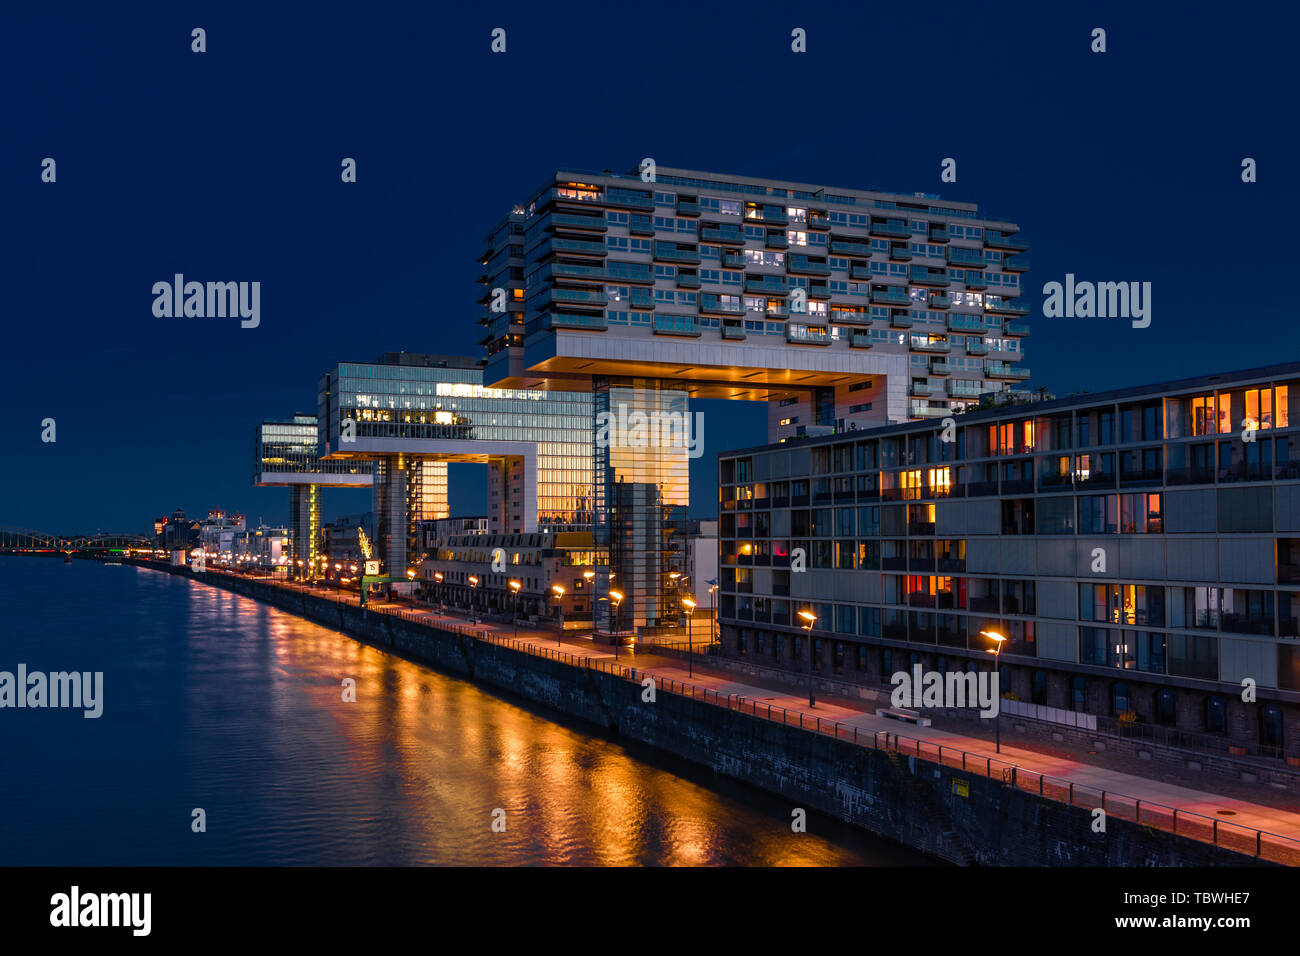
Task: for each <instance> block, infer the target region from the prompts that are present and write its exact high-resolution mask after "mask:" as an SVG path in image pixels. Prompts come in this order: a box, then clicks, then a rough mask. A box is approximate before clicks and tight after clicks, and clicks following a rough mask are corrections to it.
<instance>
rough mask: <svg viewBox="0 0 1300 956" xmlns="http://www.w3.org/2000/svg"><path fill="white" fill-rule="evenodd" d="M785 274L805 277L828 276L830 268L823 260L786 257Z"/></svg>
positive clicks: (797, 256)
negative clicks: (790, 273)
mask: <svg viewBox="0 0 1300 956" xmlns="http://www.w3.org/2000/svg"><path fill="white" fill-rule="evenodd" d="M785 268H786V271H787V272H792V273H794V274H796V275H805V276H828V275H830V274H831V267H830V265H829V264H828V263H827V262H826V260H825V259H813V258H810V257H808V256H801V255H790V256H787V257H786V265H785Z"/></svg>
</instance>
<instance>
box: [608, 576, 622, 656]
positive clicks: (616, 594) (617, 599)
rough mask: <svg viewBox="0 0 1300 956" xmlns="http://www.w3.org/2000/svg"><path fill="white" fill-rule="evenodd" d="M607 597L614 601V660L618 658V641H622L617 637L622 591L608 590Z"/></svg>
mask: <svg viewBox="0 0 1300 956" xmlns="http://www.w3.org/2000/svg"><path fill="white" fill-rule="evenodd" d="M613 576H614V575H612V574H611V575H610V577H611V578H612V577H613ZM609 599H610V600H611V601H613V602H614V660H618V645H619V644H620V643H622V640H621V638H620V637H619V626H618V625H619V616H620V614H621V613H622V611H621V610H620V609H621V608H622V606H623V592H622V591H610V592H609Z"/></svg>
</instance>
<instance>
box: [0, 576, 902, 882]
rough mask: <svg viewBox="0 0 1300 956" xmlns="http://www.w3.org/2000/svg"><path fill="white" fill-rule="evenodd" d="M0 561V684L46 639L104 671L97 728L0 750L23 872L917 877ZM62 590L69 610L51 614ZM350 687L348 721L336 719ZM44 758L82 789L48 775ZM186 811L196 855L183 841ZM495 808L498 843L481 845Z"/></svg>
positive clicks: (321, 661)
mask: <svg viewBox="0 0 1300 956" xmlns="http://www.w3.org/2000/svg"><path fill="white" fill-rule="evenodd" d="M0 561H6V563H5V564H4V565H3V568H0V596H9V595H6V594H5V592H8V591H10V590H11V589H13V588H15V587H25V588H27V594H28V598H27V600H26V601H24V602H21V603H20V607H21V608H22V609H21V610H20V611H19V612H18V620H17V622H16V627H15V628H14V631H13V634H14V638H13V640H12V641H11V640H9V638H5V643H7V644H10V645H11V646H10V647H8V648H6V649H5V650H6V653H5V654H4V657H3V659H2V660H3V661H9V662H11V663H12V662H15V661H17V660H27V661H28V662H29V663H30V664H32V666H33V667H35V666H36V664H37V661H38V660H39V659H40V657H41V651H42V646H43V645H44V647H45V648H46V649H48V642H43V641H42V640H41V637H40V635H42V634H46V635H58V640H59V643H60V645H61V646H62V647H63V648H64V650H65V651H66V652H67V653H66V654H65V655H64V656H65V657H81V658H91V657H93V656H95V654H96V653H99V654H109V655H110V656H111V661H110V663H109V664H108V665H107V666H105V667H104V668H103V669H104V670H105V671H106V674H105V683H106V687H107V704H106V713H105V717H104V718H102V719H101V721H98V722H93V721H78V723H81V724H92V723H99V724H102V725H103V726H102V728H96V729H95V730H94V731H91V730H89V729H88V728H85V727H81V726H77V725H76V724H74V723H73V722H72V721H70V720H59V719H57V718H59V717H62V716H64V715H61V714H59V715H56V714H44V715H40V716H42V717H43V718H45V719H43V720H37V721H32V720H27V721H25V723H26V724H27V725H28V729H29V730H30V731H31V732H32V734H34V735H35V737H36V739H40V740H42V743H43V745H44V746H41V747H36V746H23V747H14V746H12V745H11V744H6V743H3V742H0V758H4V760H5V765H6V769H7V770H10V771H11V772H12V775H11V779H14V778H17V779H24V778H25V779H28V780H31V781H34V782H33V783H32V784H31V786H30V787H29V788H28V789H27V790H26V791H15V790H14V789H13V788H7V789H6V791H5V792H4V794H3V796H0V808H3V809H5V810H7V811H9V812H6V813H4V814H3V818H4V819H5V820H6V821H9V822H6V823H0V838H2V842H0V847H8V848H9V850H8V851H7V852H9V853H11V854H16V855H17V856H16V858H10V859H8V860H0V862H16V863H37V862H41V863H45V862H49V863H87V862H96V863H223V864H227V863H228V864H235V863H252V864H268V863H282V864H342V865H364V864H388V865H394V864H397V865H400V864H437V865H472V864H486V865H519V864H601V865H629V864H662V865H699V864H710V865H712V864H758V865H804V864H856V865H881V864H892V865H897V864H906V863H921V862H924V861H921V860H920V859H919V858H918V857H916V856H915V855H914V854H911V853H909V852H907V851H905V850H903V849H901V848H897V847H894V846H893V845H892V844H887V843H883V842H881V841H876V840H874V839H872V838H870V837H869V836H867V835H865V834H861V833H860V832H858V831H855V830H851V829H849V828H847V827H844V826H842V825H840V824H838V823H836V822H834V821H830V820H825V819H822V818H819V817H813V818H811V819H810V821H809V829H810V830H811V831H812V832H811V833H809V834H794V833H791V832H790V823H789V821H790V816H789V814H790V807H789V806H787V805H786V804H785V803H783V802H782V801H778V800H775V799H770V798H767V797H766V796H764V795H761V794H756V793H754V792H753V791H751V790H749V789H748V788H743V787H741V786H740V785H737V784H732V783H729V782H727V781H724V780H721V779H720V778H716V777H714V776H712V775H711V774H709V773H708V772H707V771H703V770H698V769H696V768H691V767H689V766H687V765H684V764H678V763H677V762H676V761H673V760H671V759H668V758H663V757H660V756H658V755H655V754H652V753H650V752H642V751H641V750H639V749H638V750H636V752H629V751H628V750H627V749H625V747H624V746H622V745H620V744H619V743H618V742H616V741H612V740H608V739H604V738H602V737H601V736H599V735H593V734H594V732H593V731H591V730H590V729H589V728H586V727H585V726H583V725H579V724H576V723H569V724H565V723H556V722H554V720H552V719H547V718H545V717H543V716H542V715H541V714H539V713H536V712H533V711H532V710H530V709H528V708H527V707H525V706H520V705H518V704H516V703H512V702H509V701H505V700H502V699H500V698H498V697H496V696H493V695H491V694H488V693H486V692H484V691H481V690H479V689H478V688H476V687H474V686H473V685H472V684H469V683H466V682H463V681H459V680H456V679H453V678H449V677H446V676H443V675H441V674H438V673H435V672H431V671H428V670H425V669H423V668H421V667H419V666H417V665H414V664H411V663H409V662H407V661H405V660H402V659H400V658H397V657H394V656H392V655H389V654H386V653H383V652H380V651H378V650H376V649H373V648H370V647H366V646H364V645H361V644H358V643H356V642H355V641H352V640H351V639H349V638H347V637H345V636H343V635H341V634H338V633H336V632H333V631H330V630H328V629H326V628H323V627H319V626H317V625H315V624H311V623H309V622H307V621H303V620H301V619H298V618H296V617H293V616H291V615H289V614H285V613H282V612H279V611H277V610H274V609H271V608H268V607H266V606H264V605H261V604H258V603H256V602H254V601H251V600H248V599H245V598H241V597H238V596H236V595H233V594H230V593H228V592H225V591H221V590H219V589H216V588H210V587H206V586H203V585H199V584H195V583H192V582H188V581H183V580H179V579H174V578H170V577H168V576H164V575H161V574H157V573H155V572H147V571H139V570H136V569H133V568H129V567H115V568H114V567H110V568H105V567H99V566H95V565H91V564H88V563H78V564H77V565H75V566H71V567H69V568H68V569H67V570H66V571H65V567H64V566H62V565H56V564H55V563H54V562H42V561H38V560H34V559H0ZM23 562H26V563H23ZM69 575H72V576H73V577H75V578H76V579H77V581H76V582H75V585H76V587H75V592H76V593H78V594H81V595H82V599H81V600H78V601H73V602H70V601H59V600H58V599H57V594H58V593H59V592H64V591H66V590H68V589H69V586H70V585H71V584H72V583H73V582H70V581H69ZM33 592H34V593H33ZM88 607H93V612H88V611H87V608H88ZM92 613H93V619H94V627H93V628H91V627H90V626H89V625H90V617H91V614H92ZM91 642H95V643H94V646H93V647H92V646H91ZM15 655H18V656H15ZM22 655H26V656H25V657H24V656H22ZM47 656H48V655H47ZM0 666H2V663H0ZM77 666H83V665H81V664H78V665H77ZM346 677H351V678H354V679H355V680H356V702H355V703H345V702H344V701H343V700H342V681H343V679H344V678H346ZM130 687H135V688H137V690H138V692H137V693H134V694H132V693H123V692H122V690H123V689H125V688H130ZM115 692H116V693H115ZM27 716H28V717H30V716H31V715H30V714H28V715H27ZM141 748H144V749H146V750H147V751H148V752H149V753H150V754H151V755H153V757H155V758H156V759H152V760H149V761H147V762H143V763H141V762H139V761H137V762H135V763H134V764H133V766H132V769H133V773H131V774H129V775H124V776H117V775H115V774H114V772H113V766H114V764H113V760H112V759H111V757H112V755H113V754H122V753H126V752H129V751H132V750H139V749H141ZM92 749H94V750H96V751H97V752H99V753H100V754H107V755H109V756H108V759H107V760H106V761H104V762H97V761H95V760H94V759H93V758H90V757H89V753H90V751H91V750H92ZM60 751H62V752H63V753H64V759H65V760H66V759H69V758H70V759H71V763H70V764H66V765H65V766H70V767H74V768H75V767H78V766H79V764H78V760H79V759H81V758H86V760H85V761H82V767H83V769H84V764H85V763H86V762H89V763H90V764H91V767H90V770H89V772H88V773H80V774H74V773H71V772H66V773H61V772H48V771H52V770H54V769H55V768H53V766H52V764H53V763H54V762H55V761H56V759H57V758H56V757H55V756H54V754H55V753H57V752H60ZM11 761H15V762H11ZM41 781H46V782H44V783H42V782H41ZM706 782H707V784H708V785H707V786H705V785H704V784H705V783H706ZM60 788H62V789H60ZM69 790H70V791H71V793H69V792H68V791H69ZM110 793H111V794H115V796H112V797H107V796H106V794H110ZM124 803H127V804H133V805H134V806H135V807H136V811H135V812H131V813H125V814H124V813H123V812H122V811H121V807H122V804H124ZM195 806H202V807H204V808H205V809H206V811H207V815H208V832H207V833H205V834H197V835H196V834H192V833H190V832H189V830H188V820H189V811H190V808H192V807H195ZM498 808H500V809H503V810H504V811H505V815H506V816H505V819H506V830H505V832H504V833H495V832H493V831H492V820H493V812H494V810H497V809H498ZM74 817H75V819H74ZM78 821H80V822H78ZM22 826H26V827H28V828H34V829H35V831H36V832H35V833H31V832H29V833H27V834H26V835H25V836H22V835H20V833H19V829H18V828H19V827H22ZM82 832H85V833H91V832H93V833H94V838H93V839H92V840H90V841H89V842H86V841H82V840H79V839H77V837H78V834H79V833H82ZM42 835H44V837H45V838H44V839H42Z"/></svg>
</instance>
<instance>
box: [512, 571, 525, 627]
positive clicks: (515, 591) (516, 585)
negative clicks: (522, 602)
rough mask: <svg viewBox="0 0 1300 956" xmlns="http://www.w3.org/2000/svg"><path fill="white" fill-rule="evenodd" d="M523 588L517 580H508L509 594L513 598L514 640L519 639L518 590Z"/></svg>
mask: <svg viewBox="0 0 1300 956" xmlns="http://www.w3.org/2000/svg"><path fill="white" fill-rule="evenodd" d="M523 586H524V582H523V581H520V580H519V579H518V578H511V579H510V593H511V594H513V595H514V596H515V638H516V639H518V637H519V589H520V588H521V587H523Z"/></svg>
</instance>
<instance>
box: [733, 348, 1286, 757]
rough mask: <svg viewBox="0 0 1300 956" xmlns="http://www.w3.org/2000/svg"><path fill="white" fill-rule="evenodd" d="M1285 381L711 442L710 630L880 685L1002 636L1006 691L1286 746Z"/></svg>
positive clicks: (746, 649) (1245, 375) (964, 661)
mask: <svg viewBox="0 0 1300 956" xmlns="http://www.w3.org/2000/svg"><path fill="white" fill-rule="evenodd" d="M1298 388H1300V363H1292V364H1288V365H1278V366H1271V367H1268V368H1261V369H1255V370H1250V371H1244V372H1237V373H1231V374H1223V375H1214V376H1207V377H1200V378H1193V379H1185V380H1181V381H1176V382H1169V383H1165V384H1161V385H1151V386H1143V387H1138V388H1128V389H1121V390H1117V391H1111V392H1105V393H1099V394H1085V395H1079V396H1071V397H1067V398H1061V399H1057V400H1054V401H1041V402H1035V403H1033V404H1031V405H1005V406H1002V407H998V408H994V409H989V410H983V411H976V412H972V413H968V414H964V415H961V416H958V417H955V418H949V419H947V420H945V421H931V422H912V423H907V424H897V425H891V426H886V427H881V428H875V429H870V430H864V431H860V432H856V433H841V434H836V435H831V436H827V437H824V438H811V439H806V440H800V441H790V442H787V443H785V444H776V445H769V446H765V447H760V448H752V449H747V450H743V451H736V452H727V453H725V454H723V455H721V456H719V489H720V517H719V541H720V562H721V575H720V584H721V591H720V593H721V601H720V612H719V620H720V625H721V638H722V645H723V652H724V653H725V654H726V655H727V656H730V657H743V658H748V659H752V660H755V661H761V662H763V663H765V664H767V665H769V666H776V667H781V668H785V669H788V670H790V671H792V672H797V673H808V672H809V671H810V670H811V671H812V672H813V673H815V674H818V675H824V676H826V677H834V678H838V679H841V680H847V681H853V682H859V683H863V684H867V685H874V686H881V685H887V684H888V683H889V681H890V677H891V675H892V674H894V673H895V672H897V671H910V670H911V668H912V666H913V665H915V664H918V663H919V664H921V665H923V667H924V668H925V669H927V670H937V671H940V672H943V671H946V670H953V669H983V668H988V667H991V666H993V659H992V658H991V656H990V655H989V653H988V651H989V650H990V649H991V648H992V647H993V646H994V644H993V641H992V640H991V639H990V638H989V637H988V636H987V635H989V634H999V635H1001V636H1003V637H1005V638H1006V639H1007V640H1006V643H1005V645H1004V647H1003V652H1002V654H1001V657H1000V661H999V663H1000V666H1001V672H1002V690H1003V692H1004V693H1005V692H1010V693H1012V694H1014V695H1015V696H1016V697H1017V698H1019V700H1021V701H1025V702H1032V703H1035V704H1043V705H1046V706H1049V707H1052V708H1059V709H1063V710H1071V711H1076V712H1084V713H1087V714H1091V715H1095V716H1096V717H1097V718H1098V721H1099V726H1100V727H1115V726H1117V722H1120V721H1123V722H1124V723H1126V724H1127V723H1128V722H1129V721H1132V720H1134V719H1136V720H1138V721H1139V722H1140V724H1141V725H1142V726H1143V727H1144V728H1148V729H1153V731H1155V732H1161V733H1164V734H1165V739H1168V740H1171V741H1172V740H1178V739H1181V740H1182V741H1184V743H1185V745H1188V746H1215V745H1216V742H1217V744H1218V745H1220V747H1221V749H1222V747H1224V746H1236V747H1238V749H1242V750H1245V751H1248V752H1251V753H1262V754H1270V755H1274V756H1278V755H1282V754H1285V755H1288V756H1292V757H1294V756H1295V755H1297V754H1300V421H1297V422H1292V421H1291V420H1290V409H1289V400H1290V395H1291V390H1292V389H1298ZM800 611H806V612H808V613H810V614H812V615H813V616H815V618H816V620H815V623H813V624H812V626H811V628H809V627H808V626H807V620H806V618H801V617H800V616H799V612H800ZM809 639H811V641H810V640H809ZM1244 687H1246V688H1251V689H1253V692H1254V694H1255V695H1256V700H1254V701H1253V702H1251V701H1247V700H1243V688H1244ZM1248 696H1249V695H1248ZM1175 734H1179V735H1182V736H1181V737H1176V736H1174V735H1175ZM1159 735H1160V734H1159V733H1156V736H1159Z"/></svg>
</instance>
